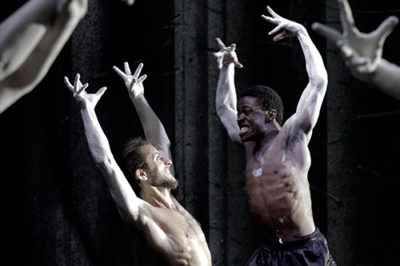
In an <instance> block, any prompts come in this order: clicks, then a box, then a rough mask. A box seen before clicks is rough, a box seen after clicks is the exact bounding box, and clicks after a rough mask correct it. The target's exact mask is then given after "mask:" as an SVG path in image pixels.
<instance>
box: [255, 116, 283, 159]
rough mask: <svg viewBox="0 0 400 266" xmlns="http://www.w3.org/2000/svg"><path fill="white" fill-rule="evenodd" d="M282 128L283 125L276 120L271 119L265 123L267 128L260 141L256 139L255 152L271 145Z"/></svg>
mask: <svg viewBox="0 0 400 266" xmlns="http://www.w3.org/2000/svg"><path fill="white" fill-rule="evenodd" d="M280 130H281V126H280V125H279V124H278V122H276V121H275V120H273V121H270V122H269V123H268V124H266V125H265V130H264V131H263V133H262V134H261V135H260V138H259V139H258V141H256V146H255V147H254V152H257V151H258V150H260V149H261V148H263V147H266V146H269V145H270V143H271V142H272V140H274V139H275V137H276V135H278V133H279V131H280Z"/></svg>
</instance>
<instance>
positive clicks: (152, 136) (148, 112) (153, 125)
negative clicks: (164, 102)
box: [113, 62, 172, 161]
mask: <svg viewBox="0 0 400 266" xmlns="http://www.w3.org/2000/svg"><path fill="white" fill-rule="evenodd" d="M142 68H143V64H142V63H140V64H139V66H138V67H137V69H136V71H135V73H134V74H133V75H132V72H131V70H130V67H129V64H128V63H127V62H125V63H124V70H125V72H123V71H121V70H120V69H119V68H118V67H116V66H113V69H114V71H115V72H117V74H118V75H119V76H120V77H121V78H122V79H123V80H124V82H125V86H126V88H127V89H128V93H129V97H130V98H131V100H132V102H133V105H134V106H135V109H136V112H137V114H138V116H139V118H140V121H141V123H142V126H143V130H144V134H145V135H146V139H147V140H148V141H150V142H151V143H153V144H154V145H155V146H156V147H157V148H158V150H159V151H160V152H161V153H162V154H163V155H164V156H167V157H168V158H169V159H170V160H171V161H172V156H171V151H170V146H171V142H170V140H169V138H168V135H167V132H165V128H164V126H163V124H162V123H161V121H160V119H159V118H158V117H157V115H156V114H155V113H154V111H153V109H152V108H151V106H150V105H149V103H148V102H147V100H146V98H145V97H144V87H143V81H144V80H145V79H146V77H147V76H146V75H143V76H140V72H141V71H142ZM139 76H140V77H139Z"/></svg>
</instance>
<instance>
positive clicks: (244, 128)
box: [239, 126, 249, 136]
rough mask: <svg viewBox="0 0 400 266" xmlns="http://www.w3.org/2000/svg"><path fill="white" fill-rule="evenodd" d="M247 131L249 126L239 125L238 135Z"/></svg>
mask: <svg viewBox="0 0 400 266" xmlns="http://www.w3.org/2000/svg"><path fill="white" fill-rule="evenodd" d="M248 131H249V127H248V126H241V127H240V132H239V136H243V135H245V134H246V133H247V132H248Z"/></svg>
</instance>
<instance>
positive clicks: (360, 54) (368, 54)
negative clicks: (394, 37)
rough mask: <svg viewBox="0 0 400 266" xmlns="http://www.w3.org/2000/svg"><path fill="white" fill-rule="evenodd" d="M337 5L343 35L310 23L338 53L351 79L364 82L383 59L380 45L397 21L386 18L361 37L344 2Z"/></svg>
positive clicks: (381, 45) (341, 0)
mask: <svg viewBox="0 0 400 266" xmlns="http://www.w3.org/2000/svg"><path fill="white" fill-rule="evenodd" d="M338 3H339V8H340V22H341V25H342V29H343V32H342V33H340V32H339V31H337V30H335V29H333V28H331V27H328V26H325V25H323V24H320V23H317V22H316V23H313V25H312V28H313V30H315V31H316V32H317V33H318V34H320V35H322V36H323V37H325V38H327V39H328V41H330V42H332V43H333V44H334V45H336V47H337V48H339V49H340V51H341V54H342V56H343V58H344V60H345V63H346V65H347V66H348V67H349V69H350V71H351V72H352V74H353V75H354V76H356V77H358V78H359V79H361V80H365V79H367V78H368V74H371V73H373V72H374V71H375V70H376V68H377V66H378V64H379V61H380V60H381V58H382V52H383V44H384V42H385V40H386V38H387V36H388V35H389V34H390V33H391V32H392V31H393V29H394V27H395V26H396V25H397V23H398V18H397V17H395V16H391V17H388V18H387V19H386V20H385V21H383V22H382V23H381V25H380V26H379V27H378V28H377V29H376V30H374V31H372V32H370V33H362V32H360V31H359V30H358V29H357V28H356V26H355V23H354V18H353V14H352V11H351V8H350V5H349V3H348V2H347V0H338Z"/></svg>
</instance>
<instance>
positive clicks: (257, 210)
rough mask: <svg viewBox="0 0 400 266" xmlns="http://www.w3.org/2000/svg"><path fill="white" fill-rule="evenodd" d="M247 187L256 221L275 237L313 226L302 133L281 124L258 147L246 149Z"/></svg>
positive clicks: (295, 234)
mask: <svg viewBox="0 0 400 266" xmlns="http://www.w3.org/2000/svg"><path fill="white" fill-rule="evenodd" d="M247 153H248V154H247V166H246V190H247V193H248V197H249V202H250V206H251V211H252V213H253V215H254V217H255V218H256V219H257V221H258V222H259V223H260V224H261V225H262V226H263V227H265V228H266V229H267V230H268V232H269V233H270V234H272V235H273V236H275V237H277V238H282V239H293V238H296V237H300V236H305V235H308V234H310V233H312V232H313V231H314V230H315V226H314V222H313V218H312V209H311V199H310V191H309V184H308V180H307V173H308V169H309V167H310V163H311V161H310V155H309V151H308V148H307V144H306V142H305V139H304V136H302V135H300V136H296V135H292V134H291V133H290V132H289V130H288V129H287V128H285V127H284V128H282V129H281V131H280V132H279V133H278V134H277V136H276V137H275V138H274V139H273V140H271V141H269V142H268V143H267V144H266V145H264V146H261V147H260V148H259V149H258V150H256V151H255V150H254V149H253V148H251V150H247Z"/></svg>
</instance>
